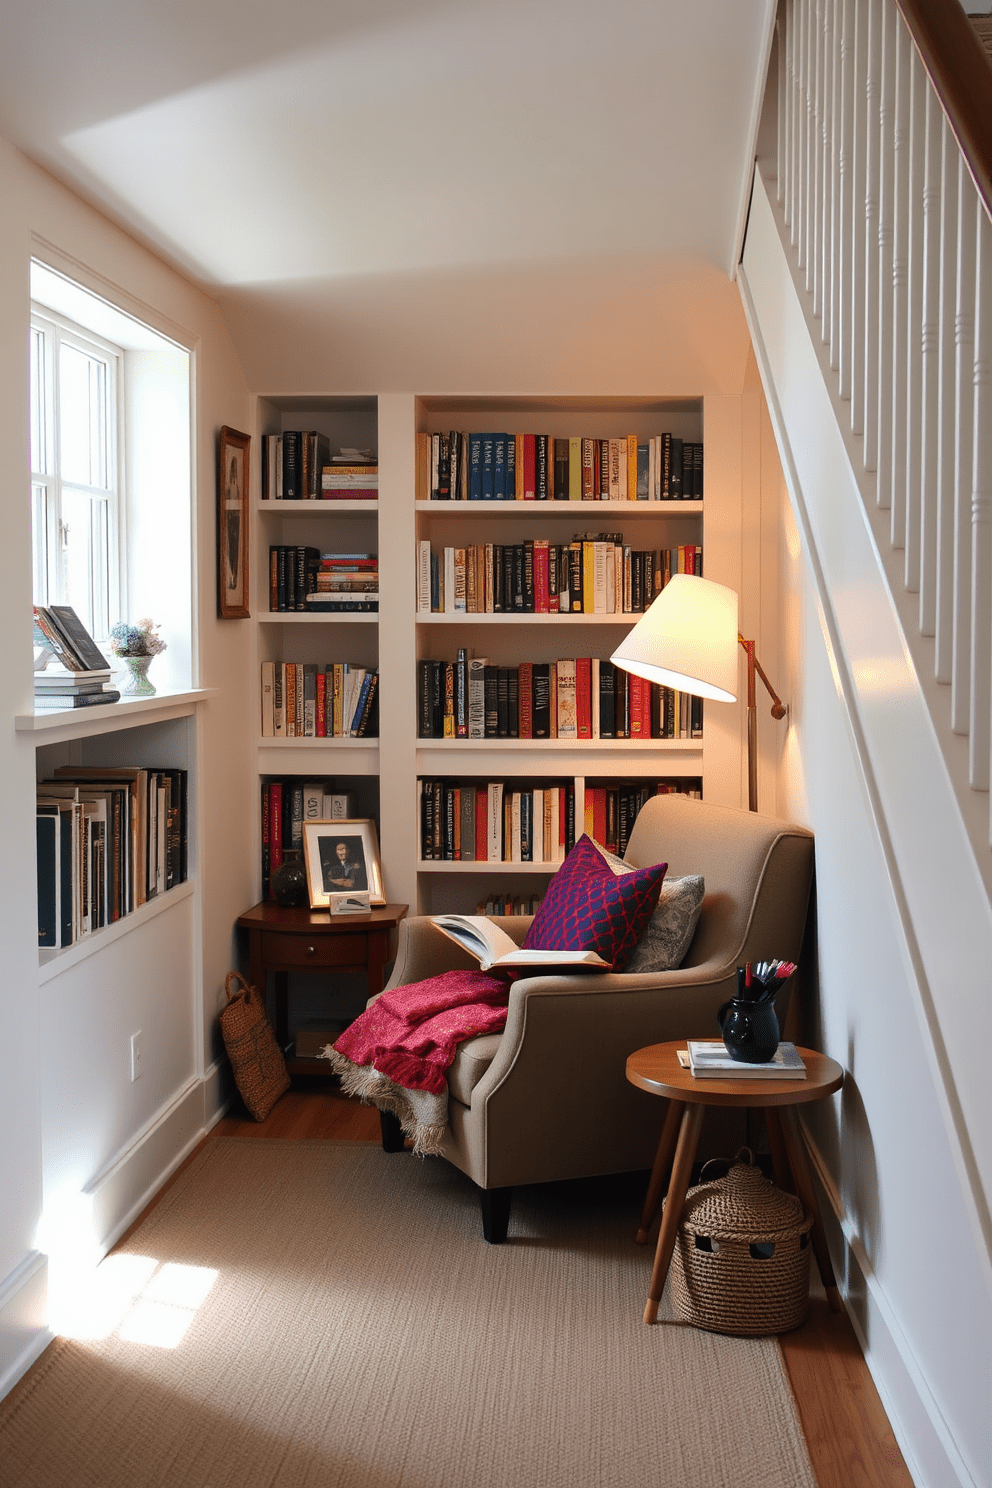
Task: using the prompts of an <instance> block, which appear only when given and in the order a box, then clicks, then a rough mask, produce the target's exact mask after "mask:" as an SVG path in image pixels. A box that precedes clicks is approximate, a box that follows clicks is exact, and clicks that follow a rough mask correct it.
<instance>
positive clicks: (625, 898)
mask: <svg viewBox="0 0 992 1488" xmlns="http://www.w3.org/2000/svg"><path fill="white" fill-rule="evenodd" d="M667 867H668V864H667V863H656V864H655V866H654V867H653V868H639V869H637V871H636V872H634V873H625V874H624V875H623V877H621V878H618V877H617V876H616V875H615V874H614V873H613V872H612V870H611V869H610V866H609V864H608V863H606V862H604V860H603V857H602V855H601V854H600V853H599V852H598V851H597V849H596V847H595V846H594V844H593V842H592V840H591V839H590V838H589V837H586V836H583V837H580V838H579V840H578V842H577V843H576V844H575V846H574V847H573V848H572V851H571V852H570V853H569V855H568V857H567V858H566V859H565V861H564V863H562V865H561V867H560V868H559V869H558V872H557V873H556V874H555V876H554V878H553V879H552V880H551V882H550V884H549V885H548V890H547V893H546V894H545V896H544V898H543V900H542V901H541V907H540V909H539V910H538V912H537V914H536V915H535V916H534V919H533V921H532V922H531V927H530V929H529V930H528V931H527V935H526V938H525V940H524V945H525V947H526V948H527V949H528V950H544V951H598V953H599V954H600V955H601V956H602V958H603V960H604V961H608V962H609V963H610V965H611V966H612V967H613V970H614V971H622V970H623V968H624V966H625V965H626V964H627V961H628V960H629V958H630V956H631V955H632V954H633V952H634V948H635V946H636V945H637V941H638V937H639V936H640V934H641V931H642V930H643V929H644V927H645V926H646V925H647V923H648V921H649V920H650V918H651V915H652V912H653V911H654V907H655V905H656V904H657V903H658V895H659V893H660V892H661V881H662V879H663V878H664V877H665V870H666V868H667Z"/></svg>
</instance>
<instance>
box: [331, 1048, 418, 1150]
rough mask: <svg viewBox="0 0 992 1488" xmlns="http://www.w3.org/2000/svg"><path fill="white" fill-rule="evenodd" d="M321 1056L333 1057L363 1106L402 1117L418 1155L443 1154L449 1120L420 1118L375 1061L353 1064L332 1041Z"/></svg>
mask: <svg viewBox="0 0 992 1488" xmlns="http://www.w3.org/2000/svg"><path fill="white" fill-rule="evenodd" d="M320 1057H321V1058H322V1059H327V1060H329V1061H330V1064H331V1067H332V1068H333V1070H334V1072H335V1074H336V1075H337V1076H338V1078H339V1079H340V1081H341V1089H342V1090H343V1091H344V1093H345V1095H353V1096H355V1097H356V1098H357V1099H358V1100H360V1101H361V1102H362V1105H363V1106H377V1107H378V1108H379V1110H380V1111H389V1112H390V1113H391V1114H392V1115H393V1116H395V1117H396V1118H397V1119H398V1120H399V1123H400V1127H401V1129H402V1131H403V1134H404V1136H407V1137H411V1138H412V1139H413V1151H414V1154H415V1155H416V1156H417V1157H440V1156H441V1142H442V1139H443V1137H444V1133H445V1130H446V1125H447V1123H444V1122H442V1123H440V1124H437V1123H434V1122H424V1121H421V1120H419V1119H418V1117H417V1115H416V1113H415V1112H414V1111H413V1109H412V1107H411V1104H410V1096H409V1094H408V1092H407V1091H405V1090H404V1089H403V1088H402V1087H401V1086H399V1085H394V1084H393V1082H392V1080H390V1079H389V1078H388V1076H386V1075H384V1074H382V1073H381V1072H380V1071H379V1070H377V1069H376V1068H375V1066H374V1065H371V1064H353V1063H352V1061H351V1060H350V1059H349V1058H348V1057H347V1056H346V1055H345V1054H340V1053H338V1051H337V1049H335V1048H334V1046H333V1045H332V1044H327V1045H326V1046H325V1047H324V1049H323V1050H322V1051H321V1056H320Z"/></svg>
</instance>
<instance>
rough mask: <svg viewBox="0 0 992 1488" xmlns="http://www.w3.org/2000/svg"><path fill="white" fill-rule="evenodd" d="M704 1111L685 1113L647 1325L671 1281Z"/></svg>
mask: <svg viewBox="0 0 992 1488" xmlns="http://www.w3.org/2000/svg"><path fill="white" fill-rule="evenodd" d="M705 1109H706V1108H705V1106H702V1105H686V1106H685V1107H684V1108H683V1111H682V1125H681V1128H680V1130H679V1144H678V1147H677V1148H676V1149H675V1163H674V1165H673V1167H672V1177H671V1182H670V1183H669V1185H668V1197H667V1198H666V1200H665V1209H664V1213H663V1214H662V1216H661V1229H660V1231H659V1233H658V1248H657V1250H656V1251H655V1253H654V1268H653V1270H652V1272H651V1289H650V1291H649V1292H648V1300H647V1304H646V1306H645V1308H644V1321H645V1322H646V1323H656V1322H657V1321H658V1303H659V1302H660V1301H661V1294H662V1292H663V1291H664V1290H665V1282H666V1281H667V1280H668V1268H669V1266H670V1265H671V1262H672V1252H673V1251H674V1249H675V1237H676V1234H677V1232H678V1227H679V1221H680V1220H681V1218H682V1206H683V1205H684V1203H685V1196H686V1193H687V1191H688V1188H689V1178H690V1176H691V1174H692V1164H693V1159H694V1158H695V1156H696V1147H697V1146H698V1144H699V1133H700V1130H701V1128H702V1125H703V1113H704V1111H705Z"/></svg>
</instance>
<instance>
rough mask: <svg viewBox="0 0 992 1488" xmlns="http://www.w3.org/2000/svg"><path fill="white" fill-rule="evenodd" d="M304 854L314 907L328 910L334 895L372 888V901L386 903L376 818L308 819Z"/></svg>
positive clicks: (304, 826) (370, 896) (308, 885)
mask: <svg viewBox="0 0 992 1488" xmlns="http://www.w3.org/2000/svg"><path fill="white" fill-rule="evenodd" d="M303 853H304V857H305V858H306V864H307V887H308V888H309V890H310V906H311V908H312V909H328V908H329V907H330V896H331V895H332V894H343V893H347V892H348V891H349V890H353V889H358V890H362V889H368V891H369V900H370V902H371V903H372V904H385V902H386V900H385V897H384V896H383V892H382V867H381V865H380V863H379V839H378V836H377V835H376V830H375V822H374V821H367V820H358V819H355V818H346V819H345V820H343V821H307V822H304V823H303Z"/></svg>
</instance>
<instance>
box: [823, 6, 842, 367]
mask: <svg viewBox="0 0 992 1488" xmlns="http://www.w3.org/2000/svg"><path fill="white" fill-rule="evenodd" d="M842 11H843V0H828V6H827V45H828V48H829V50H828V52H827V69H828V71H827V76H828V81H829V87H828V89H827V127H826V131H825V133H824V152H823V159H824V164H825V172H826V182H825V184H826V191H825V194H824V203H825V206H824V222H825V224H826V232H825V233H824V235H823V339H824V340H825V341H826V342H827V343H828V344H829V347H830V365H831V367H833V368H834V370H836V368H837V316H838V313H839V309H840V294H839V286H838V280H837V276H838V273H839V271H840V258H839V252H838V250H839V246H840V243H839V238H840V124H841V121H840V86H841V82H840V74H841V40H842V36H843V14H842Z"/></svg>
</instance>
